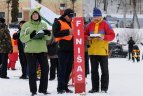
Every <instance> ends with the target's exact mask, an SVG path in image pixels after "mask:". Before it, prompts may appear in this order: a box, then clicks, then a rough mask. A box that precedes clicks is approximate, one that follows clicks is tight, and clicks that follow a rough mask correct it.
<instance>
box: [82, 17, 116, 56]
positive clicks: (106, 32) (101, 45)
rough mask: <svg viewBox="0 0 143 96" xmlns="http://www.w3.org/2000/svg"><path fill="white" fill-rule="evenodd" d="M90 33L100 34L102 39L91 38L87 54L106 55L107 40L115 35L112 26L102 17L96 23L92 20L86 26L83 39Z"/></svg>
mask: <svg viewBox="0 0 143 96" xmlns="http://www.w3.org/2000/svg"><path fill="white" fill-rule="evenodd" d="M90 34H101V36H103V37H104V39H103V40H100V39H99V38H93V39H92V40H91V41H89V45H90V47H89V48H88V53H89V55H108V41H112V40H113V39H114V37H115V33H114V31H113V29H112V27H111V26H110V25H109V24H108V23H107V22H106V21H105V20H102V19H101V20H100V21H99V22H97V23H95V22H94V21H92V22H90V23H89V24H88V25H87V27H86V31H85V40H87V38H88V36H89V35H90Z"/></svg>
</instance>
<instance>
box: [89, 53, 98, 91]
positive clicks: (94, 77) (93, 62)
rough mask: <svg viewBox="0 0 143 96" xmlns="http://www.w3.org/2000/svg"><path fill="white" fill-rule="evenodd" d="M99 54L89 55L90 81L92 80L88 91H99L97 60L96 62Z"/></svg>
mask: <svg viewBox="0 0 143 96" xmlns="http://www.w3.org/2000/svg"><path fill="white" fill-rule="evenodd" d="M98 58H99V56H95V55H90V62H91V81H92V90H90V91H89V92H90V93H93V92H92V91H94V92H98V91H99V72H98V67H99V62H98Z"/></svg>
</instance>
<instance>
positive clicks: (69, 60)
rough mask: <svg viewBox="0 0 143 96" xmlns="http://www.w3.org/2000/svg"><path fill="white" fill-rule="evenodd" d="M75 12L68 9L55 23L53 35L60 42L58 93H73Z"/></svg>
mask: <svg viewBox="0 0 143 96" xmlns="http://www.w3.org/2000/svg"><path fill="white" fill-rule="evenodd" d="M73 16H74V12H73V10H72V9H66V10H65V11H64V14H63V15H62V16H61V17H60V18H59V19H58V20H57V21H55V22H54V24H53V34H54V36H55V40H56V41H57V42H58V58H59V66H58V87H57V92H58V93H59V94H62V93H65V92H67V93H72V91H71V90H69V89H68V81H69V76H70V73H71V70H72V65H73V28H72V23H71V22H72V17H73Z"/></svg>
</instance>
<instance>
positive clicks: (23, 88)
mask: <svg viewBox="0 0 143 96" xmlns="http://www.w3.org/2000/svg"><path fill="white" fill-rule="evenodd" d="M16 69H17V70H15V71H12V70H8V76H9V77H10V79H1V78H0V96H30V95H31V94H30V92H29V83H28V80H22V79H19V77H20V75H21V67H20V64H19V61H18V62H17V64H16ZM109 72H110V84H109V90H108V92H107V93H101V92H99V93H92V94H91V93H88V91H89V90H90V89H91V78H90V74H89V75H88V77H87V79H86V95H87V96H95V95H96V96H143V92H142V86H143V82H142V81H143V61H142V60H141V61H140V62H138V63H137V62H134V63H133V62H132V61H131V60H130V61H129V60H128V59H127V58H109ZM37 84H39V81H37ZM56 88H57V78H56V79H55V80H54V81H49V86H48V90H47V91H48V92H50V93H51V94H50V95H49V96H84V95H80V94H76V95H75V94H74V93H72V94H71V93H65V94H57V91H56ZM69 88H70V89H72V90H74V87H72V86H70V87H69ZM37 96H43V94H40V93H38V94H37Z"/></svg>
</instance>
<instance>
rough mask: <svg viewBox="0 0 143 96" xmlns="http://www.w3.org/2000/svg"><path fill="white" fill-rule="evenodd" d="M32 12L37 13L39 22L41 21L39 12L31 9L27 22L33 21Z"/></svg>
mask: <svg viewBox="0 0 143 96" xmlns="http://www.w3.org/2000/svg"><path fill="white" fill-rule="evenodd" d="M34 12H37V13H38V14H39V21H41V15H40V10H39V9H32V10H31V11H30V14H29V20H30V21H33V20H32V14H33V13H34Z"/></svg>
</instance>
